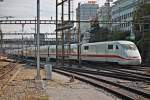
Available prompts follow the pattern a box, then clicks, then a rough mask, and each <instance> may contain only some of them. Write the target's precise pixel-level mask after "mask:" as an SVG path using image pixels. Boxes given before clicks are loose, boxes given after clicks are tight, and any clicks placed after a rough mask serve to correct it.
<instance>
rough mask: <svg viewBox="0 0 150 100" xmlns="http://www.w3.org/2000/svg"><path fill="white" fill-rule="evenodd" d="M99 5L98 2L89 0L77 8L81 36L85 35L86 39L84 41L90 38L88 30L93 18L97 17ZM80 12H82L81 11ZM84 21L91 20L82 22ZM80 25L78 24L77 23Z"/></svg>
mask: <svg viewBox="0 0 150 100" xmlns="http://www.w3.org/2000/svg"><path fill="white" fill-rule="evenodd" d="M98 8H99V5H98V4H96V3H95V2H94V3H93V2H89V3H85V4H81V5H80V7H79V8H77V10H76V15H77V16H76V18H77V20H78V18H79V17H80V21H81V22H80V31H81V36H82V37H83V39H84V40H82V41H87V42H88V40H89V36H90V35H89V32H88V30H89V29H90V20H92V19H93V18H96V17H97V15H98V14H97V12H98ZM79 12H80V13H79ZM82 21H89V22H82ZM77 27H78V24H77Z"/></svg>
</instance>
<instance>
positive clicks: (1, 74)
mask: <svg viewBox="0 0 150 100" xmlns="http://www.w3.org/2000/svg"><path fill="white" fill-rule="evenodd" d="M15 66H16V64H14V63H11V62H10V63H9V64H8V65H5V66H1V67H0V91H1V92H2V91H3V90H4V87H5V85H6V84H7V83H8V81H9V79H10V77H11V76H12V73H11V72H12V71H13V70H14V69H15Z"/></svg>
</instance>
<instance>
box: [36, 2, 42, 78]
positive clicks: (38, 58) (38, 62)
mask: <svg viewBox="0 0 150 100" xmlns="http://www.w3.org/2000/svg"><path fill="white" fill-rule="evenodd" d="M39 34H40V0H37V76H36V79H37V80H40V79H41V76H40V39H39Z"/></svg>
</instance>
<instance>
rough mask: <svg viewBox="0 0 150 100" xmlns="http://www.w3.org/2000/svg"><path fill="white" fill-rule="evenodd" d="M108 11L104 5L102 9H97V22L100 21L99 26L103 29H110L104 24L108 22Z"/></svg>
mask: <svg viewBox="0 0 150 100" xmlns="http://www.w3.org/2000/svg"><path fill="white" fill-rule="evenodd" d="M109 10H110V11H111V9H108V7H107V6H106V5H103V6H102V7H100V8H99V11H98V20H99V21H100V23H99V26H100V27H103V28H108V29H109V28H110V27H109V25H108V24H106V22H109V21H110V20H109Z"/></svg>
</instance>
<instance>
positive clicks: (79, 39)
mask: <svg viewBox="0 0 150 100" xmlns="http://www.w3.org/2000/svg"><path fill="white" fill-rule="evenodd" d="M77 20H78V62H79V66H81V44H80V43H81V38H80V37H81V34H80V3H78V16H77Z"/></svg>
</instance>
